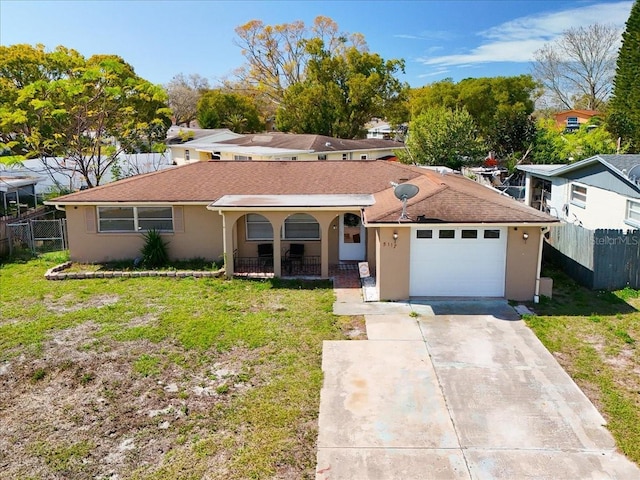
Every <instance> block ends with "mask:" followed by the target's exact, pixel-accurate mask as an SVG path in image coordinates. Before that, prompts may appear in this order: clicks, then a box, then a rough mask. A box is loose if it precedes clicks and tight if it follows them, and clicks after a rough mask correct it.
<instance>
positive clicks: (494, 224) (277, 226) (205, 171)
mask: <svg viewBox="0 0 640 480" xmlns="http://www.w3.org/2000/svg"><path fill="white" fill-rule="evenodd" d="M402 184H410V185H413V187H403V188H402V189H399V187H398V186H397V185H401V186H402ZM403 190H404V192H406V191H409V192H411V193H413V194H415V195H413V196H411V198H408V197H409V196H410V195H398V194H399V193H403V192H402V191H403ZM398 197H400V199H399V198H398ZM48 203H50V204H52V205H55V206H56V207H57V208H59V209H63V210H65V211H66V216H67V226H68V240H69V249H70V255H71V259H72V261H80V262H104V261H108V260H116V259H126V258H129V259H133V258H135V257H136V256H138V255H139V252H140V249H141V247H142V245H143V241H144V240H143V235H142V234H141V232H144V231H145V230H147V229H150V228H155V229H160V230H161V231H162V232H163V236H164V237H165V238H166V240H168V241H169V242H170V243H169V253H170V255H171V257H173V258H176V259H187V258H195V257H202V258H206V259H214V260H215V259H220V258H223V259H224V262H225V267H226V274H227V275H229V276H232V275H236V274H242V273H246V272H247V271H256V269H257V270H258V271H262V272H269V273H272V274H273V275H275V276H288V275H298V274H301V275H316V276H318V277H323V278H328V277H330V272H331V271H334V269H335V268H341V266H342V265H344V264H345V263H348V262H355V261H368V262H369V267H370V270H371V271H372V275H373V276H374V278H375V283H376V289H377V293H378V295H379V298H380V299H381V300H400V299H407V298H410V297H418V296H430V297H441V296H443V297H465V296H466V297H506V298H508V299H513V300H532V299H535V298H536V297H537V296H538V295H539V288H540V260H541V250H542V241H543V235H544V233H545V231H546V230H547V229H548V227H549V226H550V225H553V224H555V223H557V222H558V220H557V219H555V218H553V217H551V216H549V215H547V214H546V213H544V212H540V211H537V210H534V209H532V208H530V207H528V206H525V205H523V204H522V203H521V202H518V201H516V200H514V199H512V198H510V197H508V196H506V195H502V194H500V193H498V192H496V191H495V190H493V189H491V188H488V187H485V186H482V185H479V184H478V183H476V182H474V181H472V180H469V179H467V178H465V177H463V176H461V175H459V174H452V173H445V171H444V170H443V171H440V172H439V171H435V170H433V169H427V168H420V167H416V166H409V165H404V164H400V163H397V162H387V161H371V160H368V161H358V160H356V161H350V162H345V161H340V160H338V161H324V162H318V161H315V162H296V161H264V162H238V161H208V162H194V163H190V164H187V165H183V166H178V167H173V168H170V169H166V170H162V171H158V172H154V173H150V174H146V175H139V176H135V177H130V178H126V179H123V180H120V181H118V182H114V183H111V184H108V185H104V186H101V187H97V188H92V189H89V190H84V191H81V192H77V193H73V194H70V195H66V196H62V197H59V198H56V199H54V200H51V201H49V202H48Z"/></svg>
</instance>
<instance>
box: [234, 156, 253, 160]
mask: <svg viewBox="0 0 640 480" xmlns="http://www.w3.org/2000/svg"><path fill="white" fill-rule="evenodd" d="M233 159H234V160H253V157H250V156H248V155H234V156H233Z"/></svg>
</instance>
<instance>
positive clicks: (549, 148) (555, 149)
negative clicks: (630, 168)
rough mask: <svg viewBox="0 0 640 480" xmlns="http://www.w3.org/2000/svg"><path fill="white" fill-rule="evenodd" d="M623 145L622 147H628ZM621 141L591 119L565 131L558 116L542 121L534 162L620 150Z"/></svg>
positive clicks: (569, 159)
mask: <svg viewBox="0 0 640 480" xmlns="http://www.w3.org/2000/svg"><path fill="white" fill-rule="evenodd" d="M625 148H626V147H625V146H622V147H621V149H620V151H621V152H624V151H625ZM616 151H617V143H616V141H615V139H614V138H613V137H612V136H611V134H610V133H609V132H608V131H607V130H606V129H605V128H604V127H600V126H596V125H595V124H592V123H588V124H586V125H582V126H581V127H580V128H579V129H578V130H577V131H575V132H570V133H565V132H564V131H563V130H562V129H561V128H559V127H557V126H556V124H555V121H554V120H551V119H545V120H540V121H539V122H538V131H537V137H536V142H535V148H534V150H533V153H532V161H533V163H571V162H577V161H579V160H583V159H585V158H589V157H592V156H594V155H599V154H607V153H616Z"/></svg>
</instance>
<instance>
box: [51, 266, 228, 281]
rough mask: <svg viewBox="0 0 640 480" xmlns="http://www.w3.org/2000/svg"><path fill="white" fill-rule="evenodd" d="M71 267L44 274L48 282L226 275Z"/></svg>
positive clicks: (55, 269)
mask: <svg viewBox="0 0 640 480" xmlns="http://www.w3.org/2000/svg"><path fill="white" fill-rule="evenodd" d="M70 267H71V262H64V263H61V264H60V265H56V266H55V267H52V268H50V269H49V270H47V271H46V272H45V274H44V278H46V279H47V280H84V279H88V278H138V277H176V278H185V277H194V278H218V277H221V276H223V275H224V273H225V272H224V269H220V270H217V271H215V272H214V271H208V270H206V271H205V270H135V271H126V270H124V271H120V270H117V271H105V272H102V271H100V272H65V271H64V270H67V269H68V268H70Z"/></svg>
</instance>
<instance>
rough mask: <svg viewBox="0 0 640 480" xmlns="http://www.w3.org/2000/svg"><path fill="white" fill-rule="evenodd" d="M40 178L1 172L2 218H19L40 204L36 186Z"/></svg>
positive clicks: (0, 208) (0, 200)
mask: <svg viewBox="0 0 640 480" xmlns="http://www.w3.org/2000/svg"><path fill="white" fill-rule="evenodd" d="M40 180H42V179H41V178H40V177H34V176H30V175H25V174H22V173H19V172H11V171H0V216H1V217H18V216H20V214H21V213H23V212H25V211H26V210H28V209H30V208H35V207H36V206H37V204H38V202H37V197H36V185H37V183H38V182H39V181H40Z"/></svg>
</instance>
